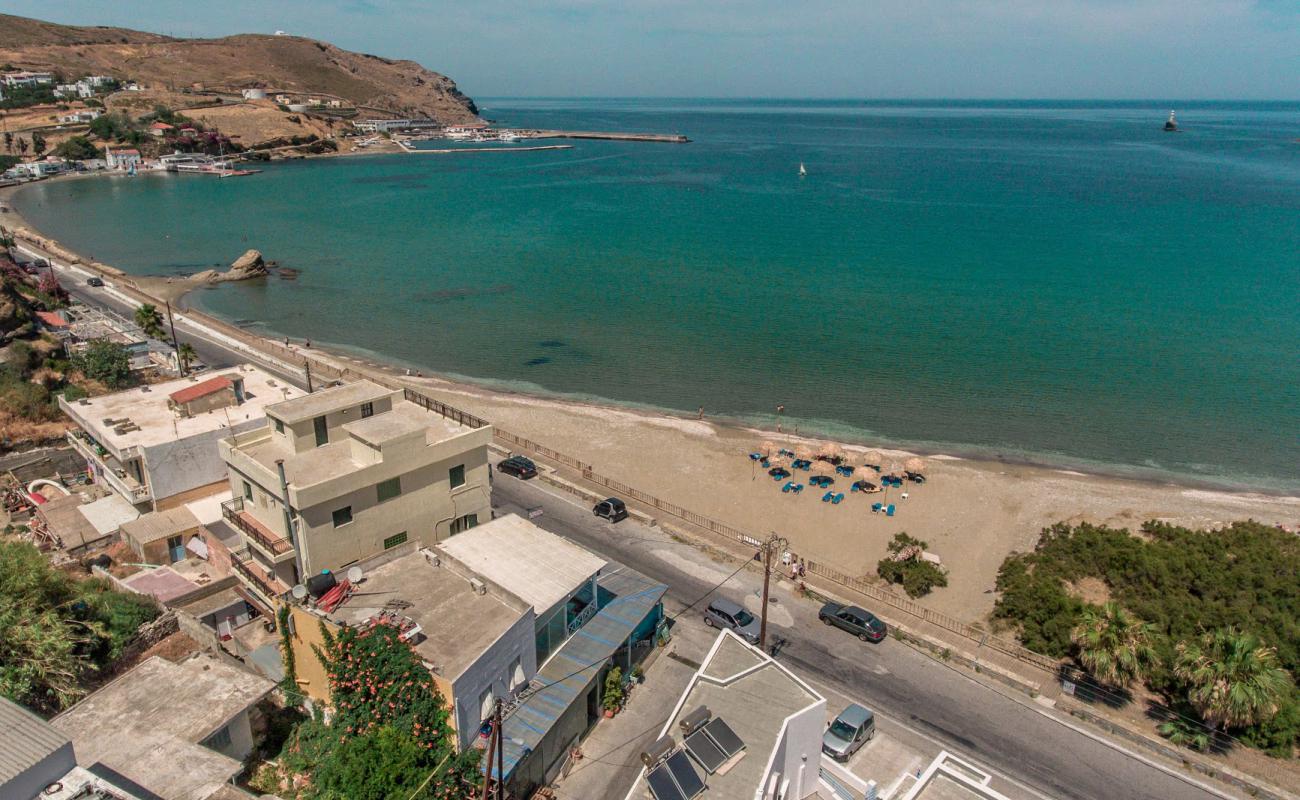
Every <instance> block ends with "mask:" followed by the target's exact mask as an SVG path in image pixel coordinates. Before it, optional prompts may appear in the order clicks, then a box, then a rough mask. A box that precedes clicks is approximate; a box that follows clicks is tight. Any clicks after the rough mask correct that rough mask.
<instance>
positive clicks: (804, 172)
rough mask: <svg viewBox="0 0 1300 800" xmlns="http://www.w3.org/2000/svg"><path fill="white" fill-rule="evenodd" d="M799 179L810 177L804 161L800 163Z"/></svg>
mask: <svg viewBox="0 0 1300 800" xmlns="http://www.w3.org/2000/svg"><path fill="white" fill-rule="evenodd" d="M799 177H800V178H806V177H808V169H807V168H806V167H804V165H803V162H802V161H800V162H799Z"/></svg>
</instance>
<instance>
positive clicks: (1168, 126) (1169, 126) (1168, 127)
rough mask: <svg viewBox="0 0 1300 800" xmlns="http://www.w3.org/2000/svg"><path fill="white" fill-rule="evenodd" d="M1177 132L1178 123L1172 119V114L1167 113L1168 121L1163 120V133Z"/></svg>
mask: <svg viewBox="0 0 1300 800" xmlns="http://www.w3.org/2000/svg"><path fill="white" fill-rule="evenodd" d="M1177 130H1178V121H1177V120H1175V119H1174V112H1172V111H1170V112H1169V119H1167V120H1165V131H1166V132H1168V133H1175V132H1177Z"/></svg>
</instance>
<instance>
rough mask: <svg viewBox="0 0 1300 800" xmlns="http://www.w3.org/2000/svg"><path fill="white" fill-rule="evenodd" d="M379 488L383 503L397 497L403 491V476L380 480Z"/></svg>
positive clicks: (380, 498) (380, 500) (380, 499)
mask: <svg viewBox="0 0 1300 800" xmlns="http://www.w3.org/2000/svg"><path fill="white" fill-rule="evenodd" d="M378 489H379V502H381V503H382V502H384V501H385V500H392V499H393V498H394V497H397V496H398V495H399V494H401V493H402V478H401V477H400V476H398V477H396V478H389V479H388V480H386V481H380V482H379V486H378Z"/></svg>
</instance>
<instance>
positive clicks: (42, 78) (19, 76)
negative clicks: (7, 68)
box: [0, 70, 54, 89]
mask: <svg viewBox="0 0 1300 800" xmlns="http://www.w3.org/2000/svg"><path fill="white" fill-rule="evenodd" d="M46 83H54V73H51V72H27V71H25V70H20V71H17V72H0V84H3V85H5V86H8V87H10V88H12V89H21V88H28V89H30V88H33V87H35V86H40V85H42V84H46Z"/></svg>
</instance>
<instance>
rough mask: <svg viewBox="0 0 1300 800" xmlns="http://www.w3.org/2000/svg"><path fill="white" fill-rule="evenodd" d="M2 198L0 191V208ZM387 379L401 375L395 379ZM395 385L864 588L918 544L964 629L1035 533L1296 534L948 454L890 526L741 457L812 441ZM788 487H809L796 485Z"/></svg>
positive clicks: (1232, 506)
mask: <svg viewBox="0 0 1300 800" xmlns="http://www.w3.org/2000/svg"><path fill="white" fill-rule="evenodd" d="M11 191H12V190H0V199H4V198H6V197H7V196H8V194H9V193H10V192H11ZM0 224H3V225H4V226H5V227H7V228H10V229H15V228H22V227H25V224H24V222H23V221H22V219H21V218H20V217H19V215H18V213H17V211H16V210H15V211H11V212H10V213H7V214H4V215H2V216H0ZM37 235H39V234H37ZM46 242H47V243H48V244H49V245H50V246H51V247H50V249H51V250H52V252H54V253H55V254H56V255H66V256H68V257H70V258H75V257H76V255H75V254H72V253H68V251H66V250H65V249H63V248H60V247H59V246H58V244H57V243H55V242H49V240H48V239H47V240H46ZM96 266H101V265H96ZM104 268H105V269H107V270H109V271H110V274H112V273H116V270H112V268H111V267H106V266H104ZM118 274H120V273H118ZM130 280H131V281H132V282H133V283H134V284H135V285H136V286H137V287H138V288H139V289H141V290H142V291H145V292H147V293H150V294H152V295H154V296H155V297H157V298H159V300H160V301H161V300H163V299H166V300H170V301H172V302H176V301H179V300H180V299H181V297H182V296H183V295H184V294H185V292H186V291H188V290H189V289H192V288H194V287H195V284H194V283H193V282H191V281H185V280H183V279H166V278H139V277H132V278H130ZM319 350H320V348H319V347H313V348H311V351H313V352H316V351H319ZM332 354H333V355H334V356H335V357H338V358H342V359H348V360H352V361H355V362H357V363H361V364H365V365H367V366H368V367H370V368H372V369H373V368H384V369H389V368H388V367H386V366H385V365H383V364H379V363H377V362H375V361H366V360H363V359H360V358H357V357H355V356H350V355H346V354H343V353H342V352H339V351H335V352H333V353H332ZM392 372H393V374H394V375H401V374H402V370H398V369H393V370H392ZM405 380H407V381H409V382H411V383H413V384H419V385H421V386H422V387H423V389H424V390H425V391H426V392H427V393H428V394H430V395H432V396H434V397H436V398H438V399H440V400H443V401H445V402H447V403H449V404H451V405H453V406H456V407H459V408H462V409H464V410H466V411H469V412H472V413H474V414H476V415H478V416H481V417H483V418H486V419H488V420H490V421H492V422H493V423H494V424H496V425H498V426H499V427H501V428H503V429H505V430H508V431H510V432H511V433H514V434H516V435H520V436H525V437H528V438H530V439H532V440H534V441H536V442H539V443H541V444H544V445H546V446H548V447H551V448H554V449H556V450H559V451H561V452H563V453H566V454H568V455H570V456H573V457H575V458H578V459H581V460H582V461H584V462H588V463H590V464H592V465H593V466H594V467H595V469H597V470H598V471H600V472H601V473H603V474H605V475H607V476H610V477H612V478H614V479H616V480H619V481H622V482H624V483H626V484H628V485H630V486H634V487H637V488H638V489H641V490H643V491H646V492H649V493H651V494H654V495H657V496H659V497H661V498H663V499H665V500H668V501H670V502H673V503H676V504H678V505H680V506H683V507H685V508H687V509H690V510H692V511H695V512H697V513H699V514H703V515H705V516H707V517H710V518H713V519H715V520H717V521H719V522H723V523H726V524H729V525H732V526H734V527H737V528H740V529H742V530H746V531H749V532H751V533H752V534H753V535H754V536H755V537H764V536H766V535H767V534H768V533H769V532H772V531H775V532H778V533H780V534H781V535H783V536H785V537H787V538H788V539H789V540H790V542H791V547H792V549H794V550H795V551H796V552H799V553H801V554H804V555H806V556H808V557H811V558H814V559H816V560H818V561H822V562H825V563H827V564H829V565H833V566H836V567H837V568H839V569H840V570H841V571H843V572H845V573H848V574H851V575H859V576H861V575H868V576H874V573H875V564H876V562H877V561H878V560H879V559H880V558H881V557H883V555H884V554H885V552H886V545H887V543H888V542H889V540H890V539H891V538H892V537H893V535H894V534H895V533H898V532H900V531H906V532H907V533H909V534H911V535H913V536H916V537H918V538H920V539H923V540H925V541H927V542H928V543H929V549H930V550H931V551H933V552H935V553H937V554H938V555H939V556H940V557H941V558H942V559H943V563H944V565H945V566H946V567H947V568H948V570H949V581H950V584H949V586H948V587H947V588H945V589H939V590H937V591H936V592H935V593H934V594H932V595H930V596H929V597H927V598H926V599H925V601H924V602H925V604H926V605H928V606H929V607H931V608H933V609H935V610H937V611H941V612H943V613H946V614H949V615H951V616H953V617H956V618H958V619H961V620H963V621H966V622H980V621H983V620H984V619H985V618H986V616H987V614H988V612H989V611H990V610H991V609H992V607H993V602H994V599H995V595H994V593H993V587H994V581H995V579H996V575H997V570H998V567H999V566H1000V565H1001V563H1002V561H1003V559H1004V558H1005V557H1006V555H1007V554H1008V553H1010V552H1013V551H1023V550H1027V549H1030V548H1032V547H1033V545H1034V543H1035V541H1036V539H1037V537H1038V534H1039V532H1040V531H1041V529H1042V528H1043V527H1045V526H1047V525H1050V524H1052V523H1055V522H1058V521H1066V522H1072V523H1077V522H1085V521H1087V522H1093V523H1101V524H1106V525H1111V526H1115V527H1124V528H1130V529H1133V528H1136V527H1137V526H1138V525H1140V524H1141V523H1142V522H1143V521H1144V520H1148V519H1159V520H1163V521H1167V522H1171V523H1175V524H1180V525H1188V526H1192V527H1201V528H1213V527H1216V526H1220V525H1223V524H1226V523H1228V522H1231V521H1233V520H1240V519H1246V518H1251V519H1255V520H1258V521H1261V522H1265V523H1269V524H1281V525H1286V526H1288V527H1295V526H1297V524H1300V497H1295V496H1277V495H1267V494H1257V493H1249V492H1226V491H1211V490H1207V489H1203V488H1196V487H1192V486H1186V485H1178V484H1174V483H1157V482H1144V481H1138V480H1131V479H1124V478H1117V477H1107V476H1103V475H1089V474H1083V473H1080V472H1076V471H1071V470H1064V469H1057V468H1052V467H1049V466H1035V465H1020V464H1007V463H1001V462H993V461H979V460H972V459H962V458H956V457H952V456H944V455H930V456H927V457H926V461H927V463H928V464H929V472H928V474H929V480H928V482H926V483H925V484H924V485H915V484H911V483H908V484H907V485H906V486H905V488H904V489H901V490H900V489H894V490H891V491H890V493H889V495H888V498H889V501H890V502H893V503H894V504H895V505H896V508H897V511H896V515H895V516H894V517H886V516H885V515H883V514H873V513H871V511H870V505H871V503H872V502H875V501H877V500H879V499H881V495H879V494H875V495H865V496H864V495H860V494H856V493H850V492H849V484H850V483H851V482H852V481H851V479H846V478H838V480H837V483H836V485H835V487H834V488H835V490H836V491H842V492H844V494H845V497H844V501H843V502H842V503H840V504H838V505H832V504H830V503H823V502H821V495H822V494H823V492H822V491H818V490H816V489H815V488H813V487H808V488H806V489H805V490H804V492H803V493H802V494H801V495H792V494H783V493H782V492H781V483H779V482H775V481H773V480H772V479H771V478H770V477H768V475H767V474H766V473H765V472H764V471H762V470H761V468H758V467H757V466H756V464H755V463H754V462H753V461H751V460H750V459H749V458H748V453H750V452H751V451H753V450H755V449H756V448H757V446H758V445H759V443H760V442H761V441H763V440H771V441H774V442H777V443H779V444H784V445H788V446H791V447H793V446H795V445H797V444H810V445H811V446H812V447H813V449H814V450H815V449H816V448H817V447H818V446H820V444H822V443H823V442H821V441H811V440H800V439H796V438H794V437H791V436H788V435H785V436H783V435H780V434H776V433H774V432H765V431H755V430H749V429H745V428H742V427H739V426H734V425H729V424H725V423H723V422H718V421H713V420H710V419H708V418H707V416H706V418H705V419H704V420H697V419H694V418H681V417H672V416H667V415H656V414H650V413H644V412H640V411H636V410H629V409H625V408H617V407H610V406H599V405H593V404H585V403H571V402H565V401H562V400H554V399H546V398H539V397H532V396H526V395H520V394H512V393H504V392H499V391H494V390H489V389H485V388H482V387H477V386H470V385H466V384H463V383H457V382H452V381H447V380H443V379H440V378H432V377H424V378H406V379H405ZM867 449H869V448H868V447H867V446H856V445H855V446H852V447H847V448H846V450H847V452H848V455H849V459H850V463H852V464H854V465H861V464H862V461H863V460H862V457H861V456H862V454H863V453H864V452H865V451H866V450H867ZM877 449H882V451H883V452H885V454H886V456H887V460H890V459H893V460H900V461H901V460H902V459H903V458H905V457H907V455H909V454H907V453H904V452H902V451H897V450H884V449H883V448H877ZM797 475H800V476H804V477H806V473H803V472H799V473H797ZM804 482H805V483H806V481H804ZM903 492H906V493H907V495H908V497H907V498H906V499H903V498H902V496H901V495H902V493H903Z"/></svg>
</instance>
